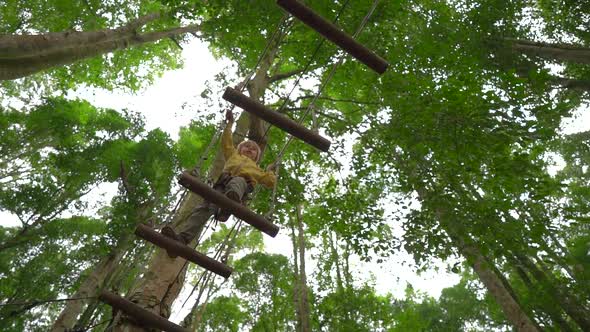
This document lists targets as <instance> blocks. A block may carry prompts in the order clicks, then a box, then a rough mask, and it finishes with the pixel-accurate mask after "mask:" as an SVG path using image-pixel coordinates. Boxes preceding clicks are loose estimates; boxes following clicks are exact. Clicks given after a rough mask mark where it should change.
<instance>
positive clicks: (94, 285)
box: [51, 235, 132, 332]
mask: <svg viewBox="0 0 590 332" xmlns="http://www.w3.org/2000/svg"><path fill="white" fill-rule="evenodd" d="M131 243H132V239H131V236H130V235H129V236H125V237H123V238H122V239H121V241H119V244H118V245H117V247H115V248H114V249H113V250H112V251H111V252H110V253H109V255H108V256H107V257H105V258H103V259H102V260H101V261H100V263H98V265H96V266H95V267H94V270H93V271H92V272H91V273H90V275H89V276H88V277H86V279H85V280H84V282H83V283H82V284H81V285H80V288H78V291H77V292H76V293H75V294H74V295H73V296H72V297H73V298H79V297H80V298H83V297H93V296H97V295H98V293H99V292H100V290H101V289H102V288H103V287H105V286H106V285H107V283H108V281H109V280H110V277H111V276H112V273H113V271H114V270H115V269H116V268H117V267H118V265H119V262H120V261H121V258H122V257H123V255H124V254H125V253H126V252H127V250H128V249H129V247H130V245H131ZM90 301H91V299H84V300H76V301H67V302H66V306H65V308H64V309H63V310H62V312H61V314H60V315H59V317H58V318H57V320H56V321H55V323H54V324H53V327H52V328H51V331H53V332H58V331H59V332H63V331H68V330H71V329H72V328H73V327H74V325H75V324H76V322H77V319H78V316H79V315H80V314H81V313H82V312H83V311H84V308H85V307H86V305H87V304H88V303H89V302H90Z"/></svg>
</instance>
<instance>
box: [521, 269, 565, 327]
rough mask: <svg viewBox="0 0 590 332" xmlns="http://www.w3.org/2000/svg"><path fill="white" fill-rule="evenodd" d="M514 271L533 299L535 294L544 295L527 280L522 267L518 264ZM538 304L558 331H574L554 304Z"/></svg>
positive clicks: (541, 290) (545, 302)
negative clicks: (556, 326) (557, 327)
mask: <svg viewBox="0 0 590 332" xmlns="http://www.w3.org/2000/svg"><path fill="white" fill-rule="evenodd" d="M514 261H515V259H514V260H513V263H514ZM515 270H516V273H517V274H518V276H519V277H520V279H522V281H523V283H524V284H525V286H526V287H527V288H528V290H529V292H530V293H531V294H532V295H533V296H534V297H537V296H535V294H540V293H544V291H543V288H542V287H541V288H539V287H536V286H535V285H534V284H533V282H532V280H531V279H530V278H529V276H528V275H527V274H526V272H525V271H524V270H523V269H522V267H520V266H519V264H518V263H517V264H516V265H515ZM539 302H540V303H541V306H542V309H543V311H545V312H546V313H547V314H548V315H549V317H551V320H552V321H553V322H554V323H555V324H557V325H558V326H559V329H560V331H564V332H573V331H574V330H573V329H572V328H571V327H570V326H569V324H568V323H567V321H566V320H565V319H563V317H562V313H561V312H560V310H559V309H558V308H556V307H555V305H554V303H548V302H547V301H543V300H541V301H539Z"/></svg>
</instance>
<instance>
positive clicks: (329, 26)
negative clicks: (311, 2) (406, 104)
mask: <svg viewBox="0 0 590 332" xmlns="http://www.w3.org/2000/svg"><path fill="white" fill-rule="evenodd" d="M277 4H278V5H279V6H281V7H283V8H284V9H285V10H286V11H288V12H289V13H291V15H293V16H295V17H297V18H298V19H299V20H300V21H301V22H303V23H305V24H307V25H308V26H309V27H310V28H312V29H314V30H315V31H317V32H318V33H320V34H321V35H322V36H324V37H326V39H328V40H330V41H332V42H333V43H334V44H336V45H338V46H340V47H341V48H342V49H343V50H345V51H346V52H348V53H350V55H352V56H353V57H355V58H356V59H357V60H359V61H361V62H362V63H364V64H365V65H367V66H369V68H371V69H373V70H374V71H376V72H377V73H379V74H383V73H384V72H385V71H386V70H387V67H388V66H389V63H387V61H385V60H384V59H383V58H381V57H380V56H378V55H377V54H375V53H374V52H373V51H371V50H370V49H368V48H366V47H365V46H363V45H362V44H360V43H359V42H357V41H356V40H354V39H353V38H352V37H350V36H349V35H347V34H346V33H344V32H343V31H342V30H340V29H339V28H338V27H337V26H336V25H334V24H333V23H331V22H330V21H327V20H326V19H324V18H323V17H321V16H320V15H318V14H316V13H315V12H314V11H313V10H311V8H309V7H307V6H306V5H304V4H302V3H301V2H299V1H297V0H277Z"/></svg>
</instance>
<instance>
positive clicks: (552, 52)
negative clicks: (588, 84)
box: [504, 38, 590, 64]
mask: <svg viewBox="0 0 590 332" xmlns="http://www.w3.org/2000/svg"><path fill="white" fill-rule="evenodd" d="M504 40H505V41H507V42H509V43H510V47H511V48H512V49H513V50H514V51H517V52H520V53H525V54H529V55H534V56H539V57H542V58H545V59H548V60H554V61H560V62H572V63H582V64H590V48H587V47H581V46H577V45H573V44H551V43H544V42H533V41H530V40H522V39H512V38H504Z"/></svg>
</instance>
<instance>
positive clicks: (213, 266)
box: [135, 224, 232, 278]
mask: <svg viewBox="0 0 590 332" xmlns="http://www.w3.org/2000/svg"><path fill="white" fill-rule="evenodd" d="M135 235H137V236H139V237H141V238H143V239H145V240H147V241H150V242H151V243H153V244H155V245H157V246H158V247H160V248H163V249H166V250H167V251H169V252H171V253H175V254H177V255H178V256H180V257H182V258H184V259H186V260H188V261H190V262H193V263H195V264H197V265H199V266H201V267H203V268H205V269H207V270H209V271H211V272H213V273H215V274H218V275H220V276H222V277H224V278H229V276H230V275H231V273H232V269H231V268H230V267H229V266H227V265H225V264H223V263H221V262H218V261H216V260H214V259H213V258H211V257H208V256H206V255H203V254H202V253H200V252H198V251H196V250H194V249H192V248H191V247H189V246H187V245H184V244H182V243H180V242H178V241H176V240H173V239H170V238H168V237H167V236H164V235H162V234H160V233H158V232H156V231H155V230H153V229H152V228H151V227H149V226H147V225H144V224H139V225H137V228H135Z"/></svg>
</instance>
